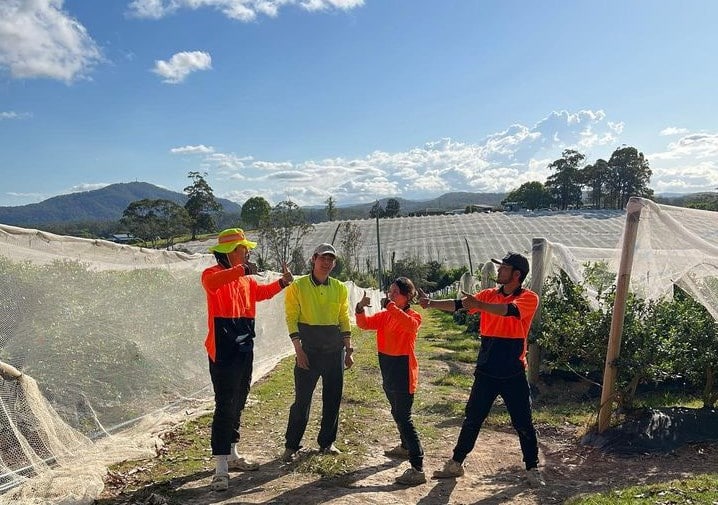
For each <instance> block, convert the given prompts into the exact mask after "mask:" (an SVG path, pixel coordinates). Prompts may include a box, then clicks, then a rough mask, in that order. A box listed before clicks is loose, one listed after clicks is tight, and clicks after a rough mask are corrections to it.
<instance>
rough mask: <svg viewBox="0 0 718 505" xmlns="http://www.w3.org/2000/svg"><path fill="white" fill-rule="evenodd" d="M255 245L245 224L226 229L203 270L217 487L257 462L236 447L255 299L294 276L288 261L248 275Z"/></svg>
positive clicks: (253, 268) (270, 294) (249, 375)
mask: <svg viewBox="0 0 718 505" xmlns="http://www.w3.org/2000/svg"><path fill="white" fill-rule="evenodd" d="M256 246H257V243H256V242H252V241H251V240H247V238H246V236H245V234H244V231H243V230H242V229H241V228H230V229H228V230H224V231H222V232H220V234H219V236H218V237H217V244H216V245H214V246H212V247H210V248H209V250H210V251H211V252H212V253H214V256H215V258H216V260H217V264H216V265H214V266H211V267H209V268H207V269H205V270H204V272H202V287H203V288H204V291H205V294H206V297H207V326H208V331H207V338H206V339H205V342H204V344H205V348H206V349H207V355H208V357H209V374H210V377H211V378H212V387H213V388H214V403H215V407H214V415H213V417H212V434H211V446H212V455H213V456H214V457H215V461H216V466H217V468H216V471H215V475H214V477H213V478H212V483H211V488H212V490H214V491H224V490H226V489H227V488H228V487H229V470H239V471H251V470H257V468H259V465H258V464H257V463H255V462H252V461H247V460H246V459H245V458H243V457H241V456H240V455H239V453H238V452H237V443H238V442H239V421H240V417H241V415H242V410H243V409H244V406H245V403H246V401H247V395H249V388H250V384H251V383H252V364H253V361H254V337H255V331H254V318H255V314H256V304H257V302H259V301H262V300H268V299H269V298H272V297H273V296H275V295H276V294H278V293H279V292H280V291H281V290H282V289H283V288H285V287H287V286H289V284H291V283H292V281H293V280H294V277H293V275H292V273H291V272H290V271H289V270H288V269H287V265H286V264H284V265H282V277H280V278H279V279H277V280H276V281H274V282H270V283H268V284H259V283H258V282H257V280H256V279H255V278H254V277H252V276H251V275H250V274H253V273H256V265H254V264H253V263H251V262H250V261H249V254H250V250H251V249H254V248H255V247H256Z"/></svg>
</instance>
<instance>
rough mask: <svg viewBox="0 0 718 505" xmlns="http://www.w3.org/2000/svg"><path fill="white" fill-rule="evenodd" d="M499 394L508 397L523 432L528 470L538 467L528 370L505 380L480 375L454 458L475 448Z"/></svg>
mask: <svg viewBox="0 0 718 505" xmlns="http://www.w3.org/2000/svg"><path fill="white" fill-rule="evenodd" d="M499 395H501V398H503V399H504V403H505V404H506V409H507V410H508V411H509V416H510V417H511V424H512V425H513V427H514V429H515V430H516V432H517V433H518V435H519V444H520V445H521V453H522V454H523V460H524V463H525V465H526V469H527V470H528V469H529V468H534V467H536V466H538V440H537V439H536V430H535V429H534V425H533V421H532V420H531V394H530V389H529V384H528V381H527V380H526V374H524V373H520V374H517V375H515V376H513V377H509V378H502V379H499V378H494V377H488V376H486V375H480V374H477V375H476V378H475V379H474V384H473V385H472V386H471V394H470V395H469V400H468V402H467V403H466V410H465V414H466V417H465V418H464V423H463V424H462V425H461V432H460V433H459V439H458V440H457V442H456V447H454V458H453V459H454V461H458V462H459V463H461V462H463V461H464V460H465V459H466V456H467V455H468V454H469V453H470V452H471V451H472V449H473V448H474V444H476V440H477V438H478V437H479V430H480V429H481V425H482V424H483V422H484V420H485V419H486V417H487V416H488V415H489V411H490V410H491V406H492V405H493V403H494V400H496V397H497V396H499Z"/></svg>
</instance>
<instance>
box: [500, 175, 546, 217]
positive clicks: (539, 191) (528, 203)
mask: <svg viewBox="0 0 718 505" xmlns="http://www.w3.org/2000/svg"><path fill="white" fill-rule="evenodd" d="M506 202H516V203H519V204H521V206H522V207H523V208H526V209H529V210H536V209H542V208H545V207H550V206H551V203H552V202H553V197H552V196H551V193H549V192H548V190H547V189H546V188H545V187H544V185H543V184H541V183H540V182H539V181H531V182H525V183H523V184H522V185H521V186H519V187H518V189H515V190H513V191H512V192H511V193H509V194H508V195H507V196H506V198H505V199H504V200H503V201H502V202H501V203H502V204H505V203H506Z"/></svg>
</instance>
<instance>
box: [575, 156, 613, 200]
mask: <svg viewBox="0 0 718 505" xmlns="http://www.w3.org/2000/svg"><path fill="white" fill-rule="evenodd" d="M579 175H580V177H579V178H580V180H581V184H582V185H583V187H585V188H587V189H588V190H589V193H590V199H591V204H592V205H593V206H594V207H595V208H597V209H599V208H605V206H606V193H605V192H606V188H607V186H608V180H609V177H610V172H609V168H608V162H607V161H606V160H602V159H598V160H596V163H594V164H593V165H586V166H585V167H583V168H582V169H581V170H580V171H579Z"/></svg>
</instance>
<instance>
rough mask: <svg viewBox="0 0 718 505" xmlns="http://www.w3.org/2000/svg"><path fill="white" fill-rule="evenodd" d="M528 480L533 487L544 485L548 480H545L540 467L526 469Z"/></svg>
mask: <svg viewBox="0 0 718 505" xmlns="http://www.w3.org/2000/svg"><path fill="white" fill-rule="evenodd" d="M526 481H527V482H528V483H529V486H531V487H543V486H545V485H546V481H545V480H543V475H541V472H540V471H539V469H538V468H536V467H534V468H529V469H528V470H526Z"/></svg>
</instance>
